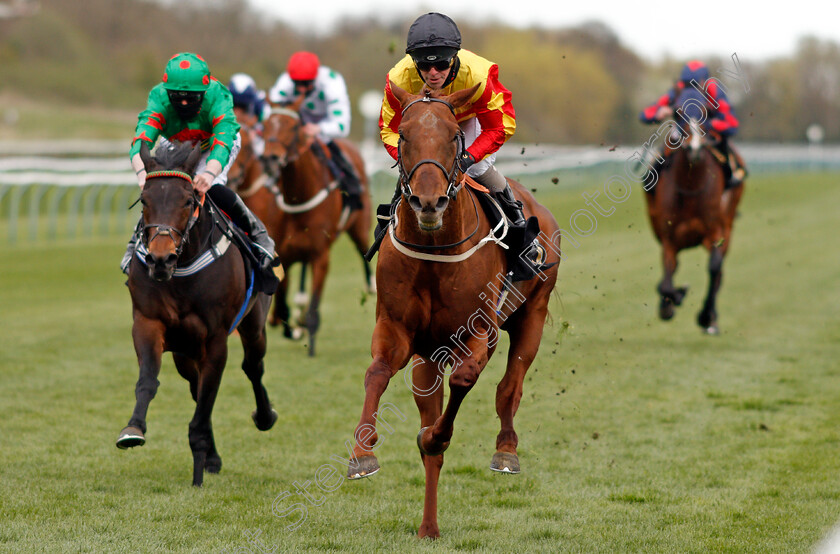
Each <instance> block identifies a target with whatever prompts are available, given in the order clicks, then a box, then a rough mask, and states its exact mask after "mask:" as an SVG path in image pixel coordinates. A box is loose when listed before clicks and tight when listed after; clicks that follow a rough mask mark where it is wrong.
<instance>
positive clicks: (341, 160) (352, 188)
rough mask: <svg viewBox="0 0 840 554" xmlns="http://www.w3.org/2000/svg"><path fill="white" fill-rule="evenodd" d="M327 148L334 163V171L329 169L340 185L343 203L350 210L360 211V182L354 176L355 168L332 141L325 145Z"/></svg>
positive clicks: (356, 176)
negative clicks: (343, 198)
mask: <svg viewBox="0 0 840 554" xmlns="http://www.w3.org/2000/svg"><path fill="white" fill-rule="evenodd" d="M327 148H329V149H330V153H331V154H332V159H333V161H334V163H335V169H333V167H330V169H331V170H332V171H333V175H334V176H335V178H336V179H338V180H339V181H340V183H341V190H342V191H344V193H345V195H346V200H345V203H346V204H347V205H348V206H349V207H350V209H351V210H361V209H362V192H363V191H362V182H361V180H360V179H359V177H358V175H356V168H354V167H353V164H351V163H350V162H349V161H348V160H347V158H345V157H344V152H342V151H341V148H340V147H339V146H338V145H337V144H336V143H335V142H334V141H330V142H329V143H328V144H327Z"/></svg>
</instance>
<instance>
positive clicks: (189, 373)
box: [172, 352, 222, 473]
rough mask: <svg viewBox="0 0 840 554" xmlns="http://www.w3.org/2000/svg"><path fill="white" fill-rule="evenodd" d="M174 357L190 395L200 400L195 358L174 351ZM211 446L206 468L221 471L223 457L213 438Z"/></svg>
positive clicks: (208, 470) (206, 469)
mask: <svg viewBox="0 0 840 554" xmlns="http://www.w3.org/2000/svg"><path fill="white" fill-rule="evenodd" d="M172 359H173V360H174V361H175V368H176V369H177V370H178V373H179V374H180V375H181V377H183V378H184V379H186V380H187V382H189V384H190V395H191V396H192V399H193V401H196V402H197V401H198V364H197V363H196V362H195V360H193V359H191V358H188V357H186V356H184V355H183V354H177V353H175V352H173V353H172ZM210 444H211V447H210V450H209V451H208V452H207V459H206V460H205V462H204V469H205V471H207V472H208V473H219V472H220V471H221V470H222V458H221V456H219V453H218V452H216V444H215V442H214V441H213V440H212V436H211V442H210Z"/></svg>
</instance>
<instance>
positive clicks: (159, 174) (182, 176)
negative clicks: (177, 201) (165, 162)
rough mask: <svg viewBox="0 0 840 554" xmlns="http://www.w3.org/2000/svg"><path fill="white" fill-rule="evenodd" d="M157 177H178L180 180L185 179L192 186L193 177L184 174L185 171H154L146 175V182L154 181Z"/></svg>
mask: <svg viewBox="0 0 840 554" xmlns="http://www.w3.org/2000/svg"><path fill="white" fill-rule="evenodd" d="M156 177H158V178H159V177H178V178H179V179H183V180H185V181H187V182H188V183H189V184H192V182H193V180H192V176H191V175H190V174H189V173H184V172H183V171H177V170H175V169H162V170H160V171H152V172H150V173H147V174H146V180H147V181H148V180H149V179H154V178H156Z"/></svg>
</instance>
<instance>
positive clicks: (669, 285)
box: [656, 241, 686, 321]
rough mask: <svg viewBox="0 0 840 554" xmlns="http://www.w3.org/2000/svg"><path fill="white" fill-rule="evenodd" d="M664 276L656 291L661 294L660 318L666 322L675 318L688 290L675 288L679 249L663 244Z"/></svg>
mask: <svg viewBox="0 0 840 554" xmlns="http://www.w3.org/2000/svg"><path fill="white" fill-rule="evenodd" d="M662 267H663V276H662V281H660V283H659V286H658V287H657V288H656V290H657V291H658V292H659V295H660V301H659V317H660V318H661V319H663V320H665V321H667V320H669V319H671V318H672V317H674V306H679V305H680V304H682V301H683V298H684V297H685V293H686V288H685V287H680V288H674V282H673V279H674V273H675V272H676V271H677V249H676V247H674V246H673V245H671V244H669V243H667V242H664V241H663V243H662Z"/></svg>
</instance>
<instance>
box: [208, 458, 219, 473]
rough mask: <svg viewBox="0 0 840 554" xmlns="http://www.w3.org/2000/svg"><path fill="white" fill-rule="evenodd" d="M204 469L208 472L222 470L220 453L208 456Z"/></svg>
mask: <svg viewBox="0 0 840 554" xmlns="http://www.w3.org/2000/svg"><path fill="white" fill-rule="evenodd" d="M204 471H206V472H207V473H219V472H220V471H222V458H221V457H219V456H218V455H216V456H207V459H206V460H204Z"/></svg>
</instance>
